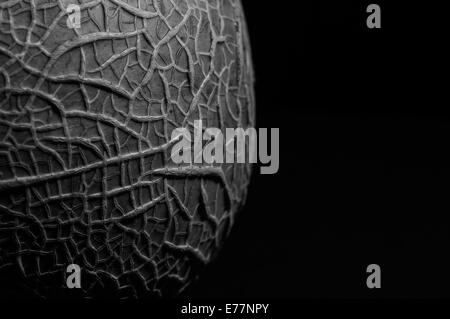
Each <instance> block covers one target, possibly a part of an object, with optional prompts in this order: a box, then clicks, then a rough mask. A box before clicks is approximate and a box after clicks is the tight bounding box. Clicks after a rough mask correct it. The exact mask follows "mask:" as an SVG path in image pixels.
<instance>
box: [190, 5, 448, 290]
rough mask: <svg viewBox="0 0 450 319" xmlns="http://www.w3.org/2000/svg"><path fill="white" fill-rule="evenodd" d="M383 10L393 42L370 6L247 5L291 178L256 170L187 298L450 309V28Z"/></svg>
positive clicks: (268, 110) (427, 12) (264, 106)
mask: <svg viewBox="0 0 450 319" xmlns="http://www.w3.org/2000/svg"><path fill="white" fill-rule="evenodd" d="M373 2H375V3H377V4H379V5H380V6H381V10H382V28H381V29H368V28H367V26H366V18H367V17H368V15H369V14H368V13H366V8H367V6H368V4H370V3H371V2H368V1H356V0H353V1H351V0H339V1H336V0H333V1H331V0H330V1H322V0H315V1H312V0H311V1H270V2H269V1H260V0H258V1H253V0H244V1H243V3H244V7H245V11H246V16H247V21H248V26H249V31H250V37H251V41H252V49H253V58H254V65H255V71H256V97H257V112H258V114H257V119H258V126H259V127H266V128H271V127H278V128H280V135H281V154H280V155H281V165H280V171H279V173H278V174H277V175H273V176H270V175H260V174H259V169H256V170H255V175H254V178H253V181H252V185H251V188H250V193H249V197H248V202H247V205H246V207H245V209H244V211H242V212H241V214H240V216H239V218H238V219H237V223H236V225H235V228H234V230H233V232H232V234H231V236H230V238H229V240H228V241H227V243H226V244H225V247H224V249H223V251H222V253H221V254H220V256H219V258H218V259H217V260H216V262H215V263H214V264H212V265H211V266H210V267H209V268H208V269H207V271H206V272H205V274H204V275H203V276H201V278H200V280H199V282H198V283H197V284H196V285H195V286H194V288H193V289H192V291H190V295H189V296H194V297H198V298H223V297H226V298H361V297H362V298H371V297H387V298H390V297H416V298H427V297H449V296H450V285H449V284H450V260H449V254H450V223H449V221H448V218H447V217H446V216H447V215H449V205H450V200H449V199H450V196H449V194H450V193H449V190H450V161H449V152H448V148H449V143H448V140H449V136H450V135H449V132H450V121H449V117H448V113H447V112H446V111H445V109H446V108H448V102H447V101H448V94H447V92H448V86H447V85H448V82H449V81H448V75H449V73H448V72H447V71H446V70H447V69H448V57H449V54H448V49H447V48H446V46H447V43H446V42H448V33H447V32H446V31H445V29H446V28H447V27H446V21H448V18H446V17H445V12H446V11H445V9H444V8H443V7H442V4H441V5H434V4H432V2H430V1H428V2H425V1H423V2H422V3H415V2H412V1H373ZM445 57H446V58H445ZM372 263H375V264H379V265H380V266H381V270H382V275H381V284H382V288H381V289H378V290H370V289H368V288H367V286H366V278H367V276H368V274H367V273H366V267H367V266H368V265H369V264H372Z"/></svg>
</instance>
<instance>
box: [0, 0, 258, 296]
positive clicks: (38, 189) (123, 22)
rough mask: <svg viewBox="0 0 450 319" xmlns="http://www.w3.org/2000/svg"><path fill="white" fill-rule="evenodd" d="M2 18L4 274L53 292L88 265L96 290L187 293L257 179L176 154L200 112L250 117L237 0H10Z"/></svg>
mask: <svg viewBox="0 0 450 319" xmlns="http://www.w3.org/2000/svg"><path fill="white" fill-rule="evenodd" d="M69 3H73V4H77V3H79V4H81V9H82V19H81V20H82V27H81V29H77V30H72V29H68V28H67V25H66V20H67V14H66V12H65V6H67V4H69ZM0 16H1V19H2V21H1V24H0V276H1V275H2V273H5V272H6V271H10V270H11V269H12V270H17V272H18V273H20V274H21V276H22V277H23V278H24V282H26V284H27V285H28V286H29V287H30V288H31V289H32V290H34V291H35V292H36V293H38V294H41V295H44V296H45V295H46V294H47V293H48V291H49V290H52V289H58V288H61V287H63V286H64V284H65V279H64V278H65V270H66V267H67V265H68V264H71V263H77V264H79V265H80V266H81V267H82V268H83V277H82V284H83V293H84V294H85V295H86V296H90V295H94V294H96V293H97V292H100V293H101V292H102V287H103V288H106V287H107V288H108V289H109V290H110V293H111V290H113V292H112V293H113V294H114V295H117V296H119V297H133V296H134V297H136V296H141V295H145V296H158V295H161V294H162V295H163V296H164V295H171V294H173V293H177V292H179V291H182V290H183V289H184V288H185V287H186V286H187V285H188V284H189V283H190V281H191V280H192V279H193V278H194V277H195V276H196V275H197V273H198V271H199V270H200V269H201V268H202V266H203V265H204V264H206V263H208V262H209V261H210V260H211V258H212V257H213V256H214V254H215V253H216V251H217V249H218V248H219V247H220V245H221V244H222V242H223V239H224V237H225V236H226V235H227V234H228V232H229V230H230V227H231V225H232V224H233V218H234V215H235V213H236V212H237V211H238V210H239V208H240V207H241V206H242V204H243V202H244V200H245V194H246V188H247V186H248V183H249V179H250V171H251V167H250V166H248V165H238V164H236V165H230V164H225V165H221V166H215V167H214V168H207V167H197V168H195V169H188V168H186V167H176V166H175V165H173V164H171V162H170V158H169V157H170V143H169V141H170V135H171V131H172V130H173V129H174V128H176V127H180V126H188V127H190V128H191V129H193V128H192V124H193V121H194V120H196V119H200V118H201V119H203V123H204V126H208V127H219V128H222V129H224V128H225V127H244V128H246V127H249V126H254V119H255V110H254V99H253V73H252V63H251V57H250V55H251V54H250V48H249V42H248V37H247V32H246V26H245V21H244V17H243V12H242V8H241V5H240V2H239V1H232V0H218V1H213V0H211V1H194V0H178V1H176V0H167V1H163V0H162V1H151V0H128V1H125V0H85V1H79V2H77V1H76V0H72V1H50V0H47V1H46V0H21V1H18V0H9V1H0ZM218 275H220V274H218ZM52 285H57V287H54V286H52Z"/></svg>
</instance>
